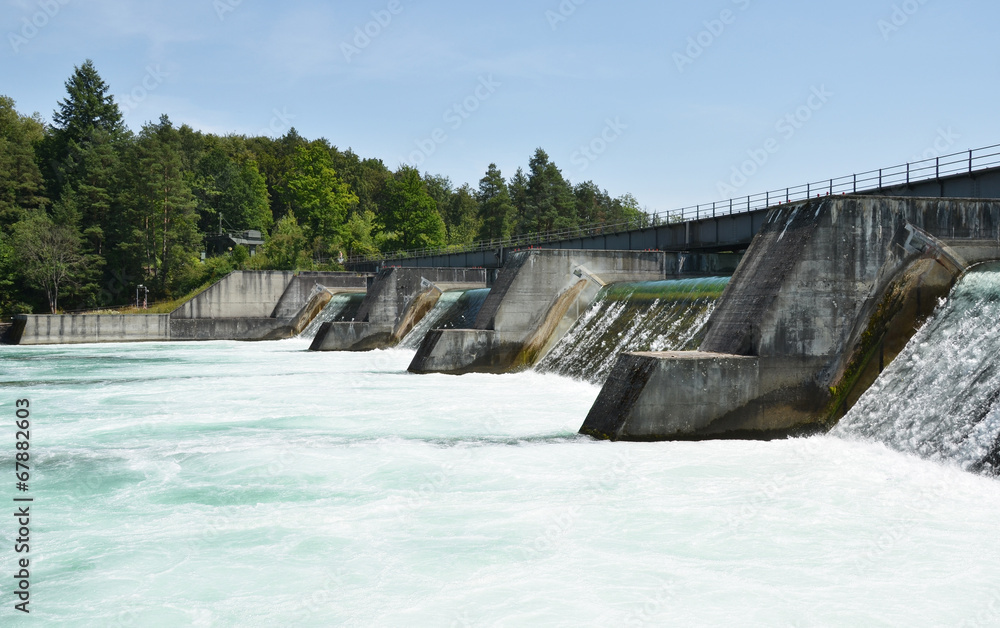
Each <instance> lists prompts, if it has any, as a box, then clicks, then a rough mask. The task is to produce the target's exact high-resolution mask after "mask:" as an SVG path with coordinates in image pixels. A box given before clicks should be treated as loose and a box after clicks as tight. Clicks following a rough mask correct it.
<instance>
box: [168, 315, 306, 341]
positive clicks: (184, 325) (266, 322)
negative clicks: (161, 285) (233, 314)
mask: <svg viewBox="0 0 1000 628" xmlns="http://www.w3.org/2000/svg"><path fill="white" fill-rule="evenodd" d="M293 335H294V333H293V330H292V326H291V321H290V320H289V319H280V318H270V317H269V318H250V317H245V318H193V319H192V318H187V319H185V318H180V319H178V318H175V319H172V320H171V321H170V339H171V340H280V339H282V338H290V337H292V336H293Z"/></svg>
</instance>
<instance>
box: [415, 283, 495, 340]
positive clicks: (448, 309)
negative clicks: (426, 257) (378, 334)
mask: <svg viewBox="0 0 1000 628" xmlns="http://www.w3.org/2000/svg"><path fill="white" fill-rule="evenodd" d="M489 293H490V290H489V288H478V289H475V290H452V291H449V292H445V293H444V294H442V295H441V298H439V299H438V301H437V303H436V304H435V305H434V309H432V310H431V311H430V312H428V313H427V316H425V317H424V318H423V319H422V320H421V321H420V322H419V323H417V324H416V325H415V326H414V327H413V329H412V330H410V333H408V334H407V335H406V337H405V338H403V340H402V342H400V343H399V346H400V348H403V349H416V348H417V347H419V346H420V343H421V342H423V341H424V336H426V335H427V332H429V331H430V330H432V329H461V328H465V327H471V326H472V323H474V322H475V321H476V315H477V314H479V310H480V309H481V308H482V307H483V302H484V301H485V300H486V295H488V294H489Z"/></svg>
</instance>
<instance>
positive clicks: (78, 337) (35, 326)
mask: <svg viewBox="0 0 1000 628" xmlns="http://www.w3.org/2000/svg"><path fill="white" fill-rule="evenodd" d="M9 339H10V340H9V341H10V343H11V344H21V345H50V344H84V343H94V342H152V341H162V340H170V315H169V314H159V315H145V316H141V315H124V314H92V315H87V314H78V315H51V314H21V315H19V316H16V317H14V326H13V328H12V330H11V332H10V336H9Z"/></svg>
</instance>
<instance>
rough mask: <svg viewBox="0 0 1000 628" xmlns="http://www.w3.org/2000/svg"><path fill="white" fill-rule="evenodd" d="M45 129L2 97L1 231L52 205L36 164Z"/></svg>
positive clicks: (0, 106)
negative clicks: (24, 215)
mask: <svg viewBox="0 0 1000 628" xmlns="http://www.w3.org/2000/svg"><path fill="white" fill-rule="evenodd" d="M43 130H44V129H43V126H42V123H41V122H39V121H38V120H35V119H33V118H27V117H24V116H21V115H20V114H19V113H18V112H17V110H16V109H15V107H14V101H13V100H11V99H10V98H8V97H6V96H0V230H2V229H8V230H9V229H10V227H11V226H12V225H13V224H14V223H15V222H17V221H18V220H20V219H21V217H22V215H23V212H25V211H28V210H32V209H39V208H42V207H45V206H46V205H48V204H49V200H48V198H46V196H45V182H44V180H43V179H42V173H41V171H40V170H39V169H38V164H37V162H36V161H35V146H36V145H37V144H38V143H39V142H41V140H42V137H43Z"/></svg>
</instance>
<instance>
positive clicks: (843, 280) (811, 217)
mask: <svg viewBox="0 0 1000 628" xmlns="http://www.w3.org/2000/svg"><path fill="white" fill-rule="evenodd" d="M998 237H1000V203H998V202H993V201H978V200H961V201H955V200H940V199H899V198H863V197H833V198H826V199H822V200H816V201H809V202H804V203H799V204H793V205H787V206H783V207H779V208H775V209H772V211H771V213H770V214H769V216H768V219H767V221H766V223H765V225H764V227H763V228H762V229H761V231H760V233H759V234H758V236H757V237H756V239H755V240H754V242H753V243H752V244H751V246H750V249H749V250H748V251H747V254H746V256H745V257H744V259H743V262H742V263H741V265H740V267H739V269H738V270H737V272H736V274H735V275H734V276H733V279H732V281H731V282H730V283H729V286H728V287H727V289H726V291H725V293H724V294H723V296H722V298H721V299H720V301H719V304H718V306H717V308H716V310H715V312H714V313H713V315H712V318H711V319H710V320H709V323H708V325H707V334H706V338H705V341H704V342H703V343H702V346H701V351H700V352H696V353H692V354H688V355H677V354H633V355H630V356H627V357H623V358H622V359H621V360H620V362H619V364H618V365H617V366H616V369H615V372H613V373H612V375H611V378H610V379H609V381H608V383H607V384H606V386H605V389H604V390H602V392H601V395H600V397H599V399H598V401H597V402H596V403H595V405H594V407H593V408H592V410H591V412H590V414H589V415H588V417H587V420H586V421H585V423H584V425H583V427H582V428H581V431H582V432H584V433H588V434H592V435H594V436H599V437H605V438H616V439H619V438H620V439H635V440H643V439H674V438H712V437H726V436H730V437H745V436H751V435H752V436H756V437H770V436H778V435H784V434H788V433H794V432H796V431H799V430H805V429H810V428H813V429H819V428H822V427H824V426H826V425H828V424H829V422H830V421H835V420H836V419H837V418H839V414H840V413H842V412H843V411H845V410H846V408H847V407H849V404H850V403H852V400H854V399H856V398H857V396H859V395H860V394H861V392H863V390H864V388H866V387H867V386H868V385H869V384H870V383H871V381H873V380H874V377H875V376H877V374H878V369H879V368H881V367H883V366H884V365H885V364H886V363H887V360H891V359H892V358H893V357H895V355H896V353H898V351H899V350H901V349H902V346H903V345H905V343H906V341H907V340H909V338H910V336H912V334H913V332H914V331H915V329H916V327H917V326H918V325H919V323H920V322H921V321H922V320H923V318H924V317H926V316H927V315H928V314H929V313H930V311H931V309H932V308H933V304H934V302H935V300H936V298H937V297H938V296H940V295H942V294H946V293H947V291H948V289H949V288H950V286H951V285H952V284H953V282H954V280H955V278H956V277H957V276H958V274H959V273H960V272H961V271H962V270H963V269H964V268H966V267H967V266H968V264H970V263H972V262H974V261H982V260H983V259H991V258H997V257H1000V247H998V246H997V243H1000V240H998ZM966 256H968V257H966ZM747 357H752V358H756V359H757V361H756V362H755V363H751V362H747V361H745V360H741V359H740V358H747ZM753 364H756V366H753ZM736 365H738V366H736ZM709 373H714V374H715V376H712V377H710V376H709V375H708V374H709ZM644 378H645V379H644ZM683 388H686V389H688V392H679V391H677V390H675V389H683ZM664 389H666V390H664ZM684 395H690V397H684ZM720 398H724V399H725V401H724V402H723V403H721V404H720V402H719V399H720ZM679 399H687V400H688V401H687V402H685V403H684V404H680V403H678V400H679ZM699 400H700V401H699ZM699 404H701V405H702V406H703V407H702V409H701V410H698V411H696V412H695V411H694V410H692V408H693V407H694V406H697V405H699ZM692 412H695V413H694V414H693V415H692V414H691V413H692Z"/></svg>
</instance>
